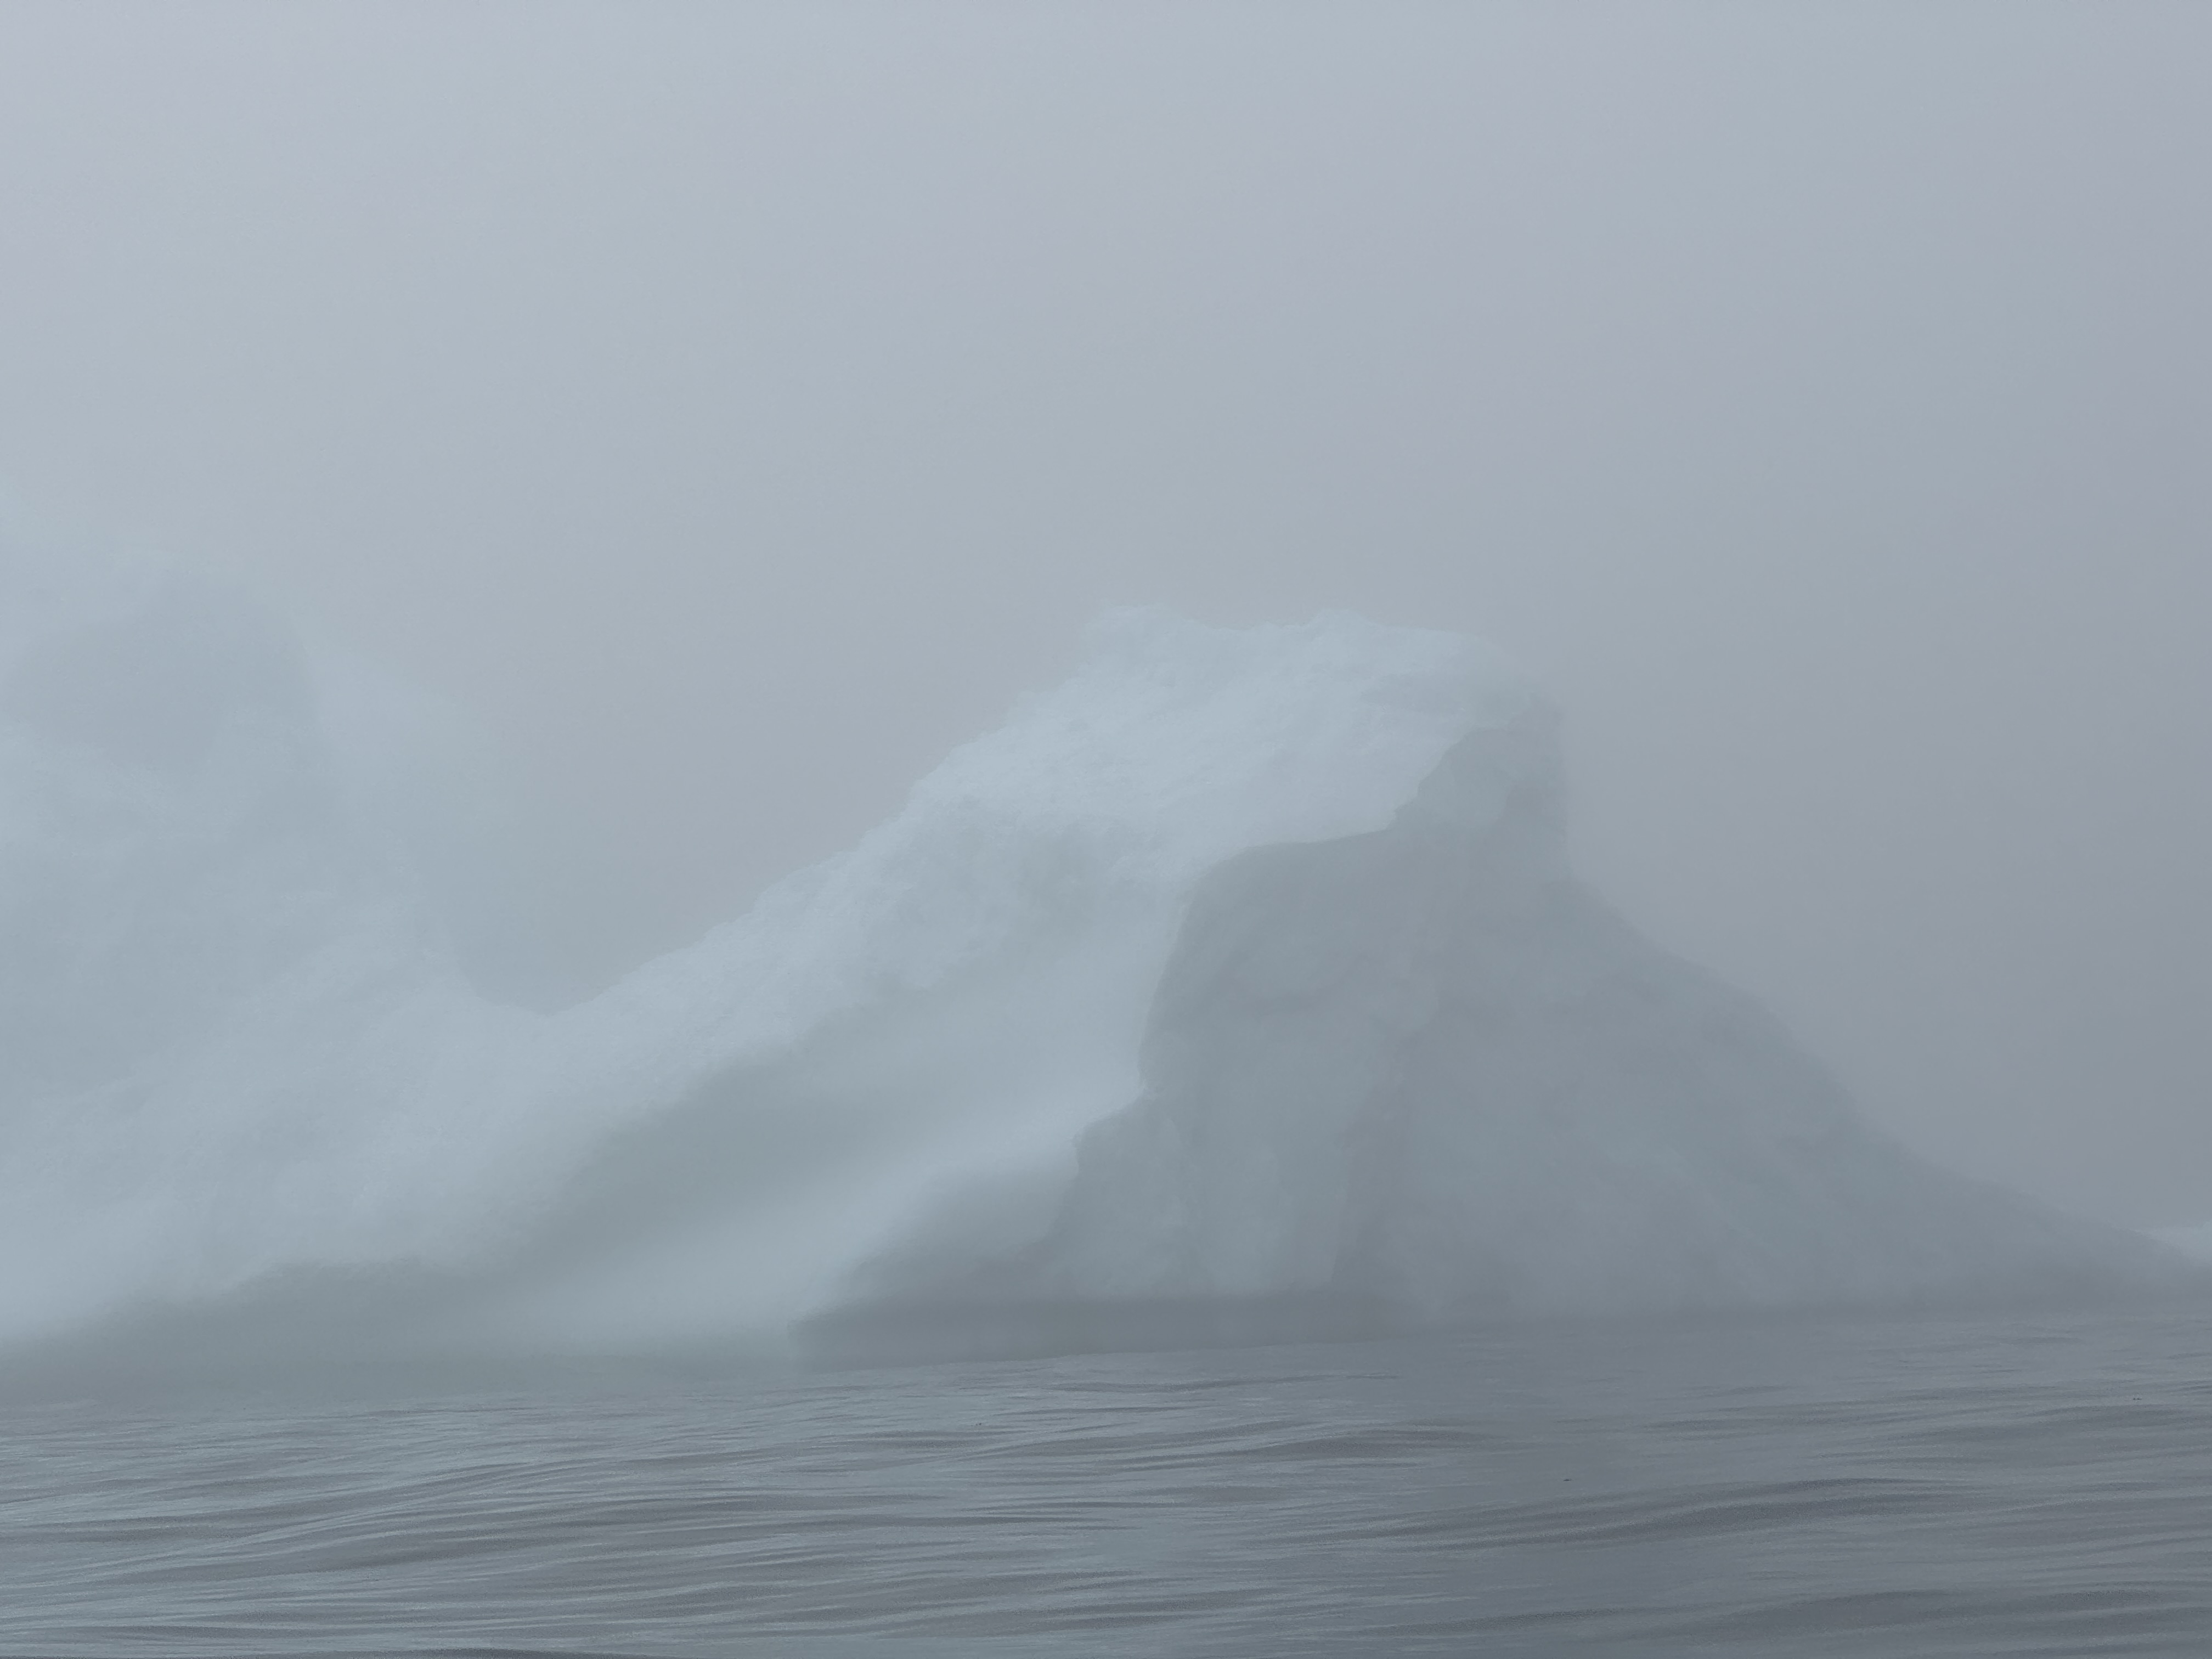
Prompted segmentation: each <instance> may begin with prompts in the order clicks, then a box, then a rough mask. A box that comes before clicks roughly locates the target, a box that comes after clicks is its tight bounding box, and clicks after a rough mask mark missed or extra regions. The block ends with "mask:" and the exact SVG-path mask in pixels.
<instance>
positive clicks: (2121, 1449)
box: [0, 1305, 2212, 1659]
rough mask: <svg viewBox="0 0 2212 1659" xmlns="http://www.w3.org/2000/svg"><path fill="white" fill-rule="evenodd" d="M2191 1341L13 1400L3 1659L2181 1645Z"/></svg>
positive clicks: (261, 1388)
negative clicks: (12, 1658) (9, 1658)
mask: <svg viewBox="0 0 2212 1659" xmlns="http://www.w3.org/2000/svg"><path fill="white" fill-rule="evenodd" d="M2208 1330H2212V1317H2208V1310H2206V1309H2204V1308H2203V1307H2201V1306H2191V1305H2174V1306H2169V1307H2164V1308H2157V1309H2149V1310H2141V1309H2139V1310H2131V1311H2112V1310H2108V1311H2105V1312H2100V1313H2088V1312H2076V1313H2070V1314H2037V1315H2033V1316H2027V1315H2019V1316H2002V1317H1999V1316H1981V1317H1977V1318H1973V1319H1957V1318H1938V1317H1935V1316H1923V1317H1917V1318H1911V1319H1890V1320H1879V1319H1826V1320H1780V1319H1772V1320H1742V1321H1732V1322H1731V1321H1711V1322H1699V1323H1695V1324H1679V1325H1674V1326H1656V1325H1648V1326H1647V1325H1631V1324H1622V1325H1612V1326H1595V1325H1592V1326H1581V1327H1574V1326H1558V1327H1551V1328H1539V1329H1522V1330H1517V1331H1513V1332H1510V1333H1505V1334H1486V1335H1478V1336H1468V1337H1461V1338H1453V1339H1450V1340H1392V1341H1378V1342H1367V1343H1350V1344H1342V1345H1330V1346H1307V1347H1274V1348H1265V1349H1250V1350H1243V1351H1215V1352H1186V1353H1170V1354H1123V1355H1108V1356H1090V1357H1077V1358H1060V1359H1052V1360H1038V1361H1024V1362H1018V1363H1006V1364H958V1365H936V1366H921V1367H912V1368H904V1369H901V1368H888V1369H881V1370H850V1371H841V1372H830V1373H824V1374H816V1375H811V1376H809V1375H794V1374H789V1373H781V1374H776V1373H763V1372H762V1371H760V1370H757V1369H752V1370H746V1369H741V1368H729V1369H718V1368H714V1367H709V1366H702V1365H695V1366H692V1367H690V1368H687V1369H683V1370H678V1369H674V1368H669V1367H661V1368H658V1369H646V1368H636V1367H630V1368H623V1367H616V1366H607V1365H600V1366H566V1367H560V1368H549V1369H546V1370H539V1371H536V1372H533V1373H532V1374H530V1375H529V1376H527V1377H522V1376H506V1377H502V1378H497V1379H493V1380H489V1381H487V1380H484V1379H483V1378H478V1379H477V1380H475V1381H472V1382H471V1383H467V1384H466V1385H463V1384H461V1383H458V1382H454V1381H452V1380H450V1379H447V1380H444V1381H440V1382H436V1383H433V1382H431V1381H429V1380H427V1379H425V1378H424V1377H422V1376H403V1375H401V1374H398V1373H397V1372H395V1373H393V1374H392V1375H391V1376H378V1377H364V1376H358V1375H356V1376H349V1377H348V1378H346V1379H344V1380H343V1383H336V1384H333V1383H329V1382H328V1381H325V1383H322V1384H319V1385H315V1386H309V1385H308V1384H307V1383H303V1382H301V1381H300V1380H299V1379H293V1381H292V1382H290V1383H286V1384H285V1385H283V1386H278V1385H276V1384H275V1383H270V1382H268V1381H266V1380H265V1379H264V1380H263V1381H261V1382H259V1383H256V1384H255V1385H254V1386H252V1387H251V1388H241V1387H240V1386H237V1385H235V1384H233V1385H230V1386H228V1387H223V1388H215V1387H210V1386H206V1385H201V1386H198V1387H196V1388H191V1389H179V1388H171V1389H155V1390H149V1389H143V1388H142V1389H138V1390H137V1391H136V1392H131V1391H121V1390H116V1389H101V1390H100V1391H97V1392H95V1393H93V1394H89V1395H76V1396H75V1397H58V1396H57V1395H55V1394H54V1393H53V1391H52V1389H47V1390H46V1392H45V1393H43V1394H34V1393H30V1392H26V1391H25V1390H23V1389H20V1388H19V1389H16V1390H15V1392H14V1393H13V1394H11V1395H9V1396H7V1397H6V1399H5V1400H4V1407H5V1429H6V1433H5V1439H4V1444H0V1653H5V1654H8V1655H22V1656H31V1655H42V1656H54V1659H80V1656H94V1655H97V1656H118V1659H121V1656H156V1655H158V1656H162V1659H201V1656H222V1659H248V1656H273V1655H310V1654H313V1655H371V1654H374V1655H386V1654H390V1655H399V1654H409V1655H426V1654H456V1655H458V1654H477V1655H487V1656H491V1655H497V1656H510V1659H521V1656H586V1655H610V1656H611V1655H622V1656H637V1659H677V1656H708V1655H732V1654H735V1655H775V1654H785V1653H788V1654H792V1655H794V1656H812V1655H817V1654H843V1653H848V1652H866V1653H878V1652H893V1653H917V1654H929V1655H936V1654H948V1655H949V1654H957V1653H969V1652H975V1651H978V1650H989V1651H1004V1652H1008V1653H1037V1654H1059V1653H1094V1652H1096V1653H1141V1654H1147V1655H1151V1654H1193V1655H1197V1654H1252V1655H1263V1654H1264V1655H1278V1654H1284V1655H1287V1654H1347V1655H1354V1654H1357V1655H1379V1654H1394V1653H1408V1654H1411V1653H1466V1654H1482V1655H1516V1656H1517V1655H1537V1656H1541V1655H1562V1656H1567V1655H1581V1654H1592V1655H1596V1654H1607V1655H1611V1654H1619V1655H1638V1656H1644V1655H1670V1654H1682V1655H1688V1654H1744V1655H1754V1654H1755V1655H1760V1656H1774V1655H1800V1654H1802V1655H1845V1654H1850V1655H1857V1654H1866V1655H1880V1656H1886V1659H1887V1656H1911V1655H1922V1654H1926V1655H1939V1654H1940V1655H1976V1656H1996V1655H2007V1656H2012V1655H2053V1656H2067V1659H2079V1656H2088V1655H2103V1654H2160V1655H2202V1654H2204V1653H2208V1652H2212V1340H2208V1337H2207V1332H2208Z"/></svg>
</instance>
